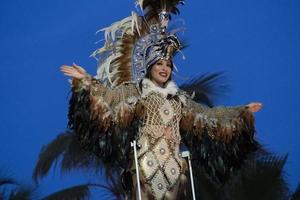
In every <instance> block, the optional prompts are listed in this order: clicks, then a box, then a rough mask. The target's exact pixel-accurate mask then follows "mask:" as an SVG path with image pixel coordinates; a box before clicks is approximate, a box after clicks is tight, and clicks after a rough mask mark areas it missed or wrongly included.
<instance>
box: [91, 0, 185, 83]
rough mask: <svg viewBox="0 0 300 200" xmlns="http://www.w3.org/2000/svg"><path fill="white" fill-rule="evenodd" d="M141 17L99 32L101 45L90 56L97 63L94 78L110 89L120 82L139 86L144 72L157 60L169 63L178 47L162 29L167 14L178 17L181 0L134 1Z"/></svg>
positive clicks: (167, 19)
mask: <svg viewBox="0 0 300 200" xmlns="http://www.w3.org/2000/svg"><path fill="white" fill-rule="evenodd" d="M136 4H137V6H139V7H140V8H141V9H142V12H143V15H142V16H138V15H137V14H136V13H135V12H132V14H131V16H129V17H127V18H125V19H123V20H121V21H118V22H115V23H113V24H112V25H111V26H109V27H107V28H104V29H101V30H100V31H105V44H104V46H103V47H102V48H100V49H97V50H96V51H95V52H94V53H93V54H92V56H94V57H95V58H96V59H97V60H98V70H97V76H96V78H98V79H99V80H100V81H102V83H103V84H105V85H107V86H109V87H111V88H114V87H116V86H118V85H120V84H122V83H124V82H132V81H133V82H139V81H140V80H141V79H142V78H143V77H144V76H145V74H146V71H147V68H148V67H149V66H151V65H152V64H154V63H155V62H156V61H158V60H159V59H162V58H165V59H170V58H171V57H172V55H173V54H174V53H175V52H176V51H178V50H180V48H181V47H182V45H181V44H180V42H179V40H178V38H177V37H176V36H175V35H170V34H168V33H167V31H166V29H167V26H168V23H169V20H170V19H171V13H173V14H179V10H178V8H177V6H178V5H179V4H184V1H183V0H137V2H136Z"/></svg>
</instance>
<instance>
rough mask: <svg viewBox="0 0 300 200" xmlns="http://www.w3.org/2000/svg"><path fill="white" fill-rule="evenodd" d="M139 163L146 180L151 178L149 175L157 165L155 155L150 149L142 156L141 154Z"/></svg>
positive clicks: (151, 174) (154, 170) (155, 169)
mask: <svg viewBox="0 0 300 200" xmlns="http://www.w3.org/2000/svg"><path fill="white" fill-rule="evenodd" d="M139 164H140V166H141V170H142V173H143V174H144V176H145V178H146V179H148V180H149V179H151V177H152V176H153V174H154V173H155V172H156V171H157V169H158V167H159V164H158V162H157V160H156V158H155V155H154V154H153V152H151V151H149V152H147V153H146V154H144V156H142V158H141V159H140V162H139Z"/></svg>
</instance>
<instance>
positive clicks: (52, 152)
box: [33, 132, 101, 182]
mask: <svg viewBox="0 0 300 200" xmlns="http://www.w3.org/2000/svg"><path fill="white" fill-rule="evenodd" d="M60 158H61V163H60V164H61V171H62V172H68V171H70V170H73V169H81V168H94V169H99V167H100V165H101V162H100V160H99V159H97V157H96V156H95V155H94V154H93V153H91V152H89V151H85V150H84V149H83V148H82V147H81V145H80V143H79V141H78V139H77V137H76V135H75V134H73V133H72V132H65V133H62V134H60V135H58V136H57V137H56V138H55V139H54V140H53V141H52V142H50V143H49V144H48V145H46V146H44V147H43V148H42V150H41V152H40V155H39V158H38V161H37V164H36V166H35V169H34V172H33V179H34V180H35V182H38V180H39V179H40V178H43V177H44V176H46V175H47V174H48V172H49V170H50V168H51V166H53V165H55V164H57V163H58V162H59V161H60Z"/></svg>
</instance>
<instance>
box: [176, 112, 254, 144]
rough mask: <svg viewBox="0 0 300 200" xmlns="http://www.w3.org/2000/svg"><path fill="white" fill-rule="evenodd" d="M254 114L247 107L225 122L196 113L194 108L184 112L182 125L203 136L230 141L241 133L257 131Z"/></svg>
mask: <svg viewBox="0 0 300 200" xmlns="http://www.w3.org/2000/svg"><path fill="white" fill-rule="evenodd" d="M254 124H255V120H254V117H253V114H252V113H251V112H250V111H248V110H247V109H246V108H245V109H243V110H241V111H240V114H239V115H238V116H237V117H236V118H234V119H232V120H229V121H226V122H223V121H220V120H218V119H216V118H208V116H207V115H205V114H202V113H200V114H195V113H194V112H193V110H189V111H187V112H184V113H183V118H182V121H181V124H180V125H181V127H182V128H184V129H185V130H187V131H188V132H192V133H193V134H194V135H196V136H198V137H199V138H201V137H202V136H203V135H204V134H208V136H209V137H210V138H212V139H217V140H223V141H224V142H226V143H227V142H230V141H231V140H232V139H233V138H234V137H235V136H238V135H240V134H245V133H248V134H252V133H254V131H255V127H254Z"/></svg>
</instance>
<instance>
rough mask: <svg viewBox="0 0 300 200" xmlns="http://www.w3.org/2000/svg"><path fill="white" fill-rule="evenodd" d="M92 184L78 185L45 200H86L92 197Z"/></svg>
mask: <svg viewBox="0 0 300 200" xmlns="http://www.w3.org/2000/svg"><path fill="white" fill-rule="evenodd" d="M89 187H90V184H83V185H77V186H73V187H70V188H66V189H63V190H60V191H58V192H55V193H53V194H50V195H48V196H46V197H44V198H42V199H43V200H62V199H63V200H84V199H89V197H90V188H89Z"/></svg>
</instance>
